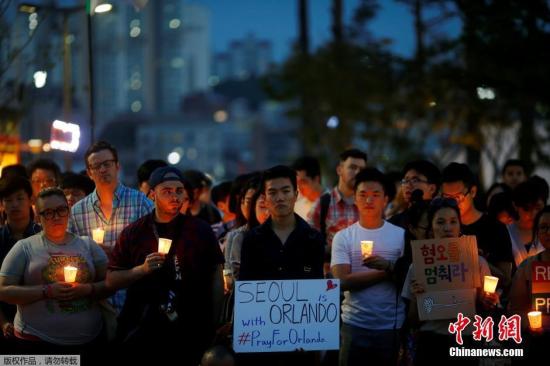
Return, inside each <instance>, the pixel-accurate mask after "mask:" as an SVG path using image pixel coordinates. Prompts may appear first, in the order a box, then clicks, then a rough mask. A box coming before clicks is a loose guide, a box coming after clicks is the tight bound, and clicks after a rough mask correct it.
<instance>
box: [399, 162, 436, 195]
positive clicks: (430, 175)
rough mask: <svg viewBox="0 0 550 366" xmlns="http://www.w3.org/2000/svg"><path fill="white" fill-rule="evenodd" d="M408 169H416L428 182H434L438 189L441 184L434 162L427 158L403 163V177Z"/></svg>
mask: <svg viewBox="0 0 550 366" xmlns="http://www.w3.org/2000/svg"><path fill="white" fill-rule="evenodd" d="M409 170H416V171H417V172H418V173H420V174H422V175H423V176H425V177H426V179H427V180H428V183H430V184H435V185H436V186H437V188H438V189H439V186H440V185H441V172H440V171H439V168H438V167H437V166H435V164H434V163H432V162H430V161H428V160H415V161H410V162H408V163H407V164H405V167H404V168H403V177H404V176H405V174H407V172H408V171H409Z"/></svg>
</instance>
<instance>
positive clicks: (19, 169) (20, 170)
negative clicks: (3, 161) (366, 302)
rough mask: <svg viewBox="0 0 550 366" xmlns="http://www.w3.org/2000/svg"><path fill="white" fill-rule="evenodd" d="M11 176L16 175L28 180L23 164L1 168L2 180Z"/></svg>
mask: <svg viewBox="0 0 550 366" xmlns="http://www.w3.org/2000/svg"><path fill="white" fill-rule="evenodd" d="M11 175H18V176H20V177H23V178H29V175H28V174H27V168H25V166H24V165H23V164H12V165H7V166H5V167H4V168H2V178H4V177H8V176H11Z"/></svg>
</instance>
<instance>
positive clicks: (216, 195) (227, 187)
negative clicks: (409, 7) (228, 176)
mask: <svg viewBox="0 0 550 366" xmlns="http://www.w3.org/2000/svg"><path fill="white" fill-rule="evenodd" d="M232 185H233V182H232V181H230V180H227V181H225V182H221V183H220V184H218V185H216V186H214V187H213V188H212V192H211V193H210V197H212V202H214V204H216V203H218V202H220V201H225V199H226V198H227V197H228V196H229V194H230V193H231V186H232Z"/></svg>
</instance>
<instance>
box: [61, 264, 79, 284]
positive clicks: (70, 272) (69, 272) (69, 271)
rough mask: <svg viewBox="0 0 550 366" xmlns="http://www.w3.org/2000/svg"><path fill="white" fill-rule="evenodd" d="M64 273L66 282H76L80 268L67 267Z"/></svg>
mask: <svg viewBox="0 0 550 366" xmlns="http://www.w3.org/2000/svg"><path fill="white" fill-rule="evenodd" d="M63 272H64V274H65V282H70V283H72V282H75V281H76V273H77V272H78V268H76V267H73V266H65V267H64V268H63Z"/></svg>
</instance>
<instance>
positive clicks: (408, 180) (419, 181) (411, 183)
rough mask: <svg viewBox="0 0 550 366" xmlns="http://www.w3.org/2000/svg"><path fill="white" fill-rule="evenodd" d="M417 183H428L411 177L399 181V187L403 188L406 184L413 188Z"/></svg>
mask: <svg viewBox="0 0 550 366" xmlns="http://www.w3.org/2000/svg"><path fill="white" fill-rule="evenodd" d="M418 183H428V181H427V180H423V179H420V178H417V177H413V178H411V179H401V185H403V186H406V185H407V184H410V185H411V186H414V185H417V184H418Z"/></svg>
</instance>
